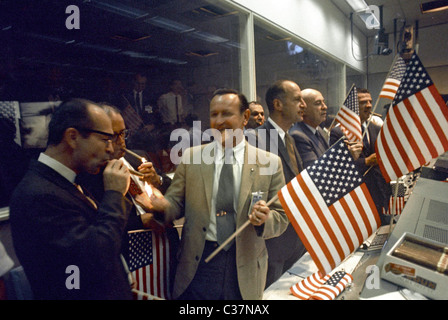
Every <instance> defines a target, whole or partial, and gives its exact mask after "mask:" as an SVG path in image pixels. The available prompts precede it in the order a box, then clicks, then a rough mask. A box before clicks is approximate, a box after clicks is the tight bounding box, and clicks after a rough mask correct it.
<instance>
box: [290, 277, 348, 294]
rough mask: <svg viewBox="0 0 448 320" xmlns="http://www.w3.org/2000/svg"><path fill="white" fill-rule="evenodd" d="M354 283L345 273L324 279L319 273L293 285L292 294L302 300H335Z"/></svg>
mask: <svg viewBox="0 0 448 320" xmlns="http://www.w3.org/2000/svg"><path fill="white" fill-rule="evenodd" d="M352 282H353V277H352V276H351V275H350V274H349V273H346V272H345V271H336V272H334V273H333V274H332V275H330V274H327V275H326V276H325V277H322V276H321V275H320V273H319V271H318V272H316V273H314V274H312V275H311V276H309V277H307V278H305V279H303V280H302V281H300V282H299V283H297V284H295V285H293V286H292V287H291V288H290V290H291V293H292V294H293V295H294V296H295V297H297V298H299V299H300V300H334V299H336V297H337V296H338V295H339V294H340V293H341V292H342V291H344V289H345V288H346V287H347V286H348V285H349V284H350V283H352Z"/></svg>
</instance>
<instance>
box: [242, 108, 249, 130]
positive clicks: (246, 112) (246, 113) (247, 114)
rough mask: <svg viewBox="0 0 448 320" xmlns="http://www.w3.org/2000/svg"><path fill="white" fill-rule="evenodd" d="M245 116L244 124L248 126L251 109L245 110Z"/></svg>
mask: <svg viewBox="0 0 448 320" xmlns="http://www.w3.org/2000/svg"><path fill="white" fill-rule="evenodd" d="M243 116H244V126H246V125H247V123H248V122H249V118H250V109H246V110H244V112H243Z"/></svg>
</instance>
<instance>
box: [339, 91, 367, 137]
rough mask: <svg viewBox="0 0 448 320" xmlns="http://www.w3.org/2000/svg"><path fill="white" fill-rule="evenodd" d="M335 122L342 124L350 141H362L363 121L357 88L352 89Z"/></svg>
mask: <svg viewBox="0 0 448 320" xmlns="http://www.w3.org/2000/svg"><path fill="white" fill-rule="evenodd" d="M335 120H336V121H337V122H338V123H340V125H341V129H342V131H343V132H344V134H345V136H346V137H347V139H348V140H350V141H354V142H359V141H362V130H361V119H360V118H359V102H358V91H357V90H356V87H355V86H352V88H351V89H350V92H349V94H348V95H347V98H346V99H345V101H344V104H343V106H342V107H341V108H340V109H339V111H338V113H337V114H336V118H335Z"/></svg>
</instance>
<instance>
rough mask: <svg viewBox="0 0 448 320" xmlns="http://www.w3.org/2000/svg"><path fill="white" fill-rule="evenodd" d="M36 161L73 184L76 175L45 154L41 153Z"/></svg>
mask: <svg viewBox="0 0 448 320" xmlns="http://www.w3.org/2000/svg"><path fill="white" fill-rule="evenodd" d="M37 161H39V162H41V163H43V164H45V165H47V166H49V167H50V168H51V169H53V170H54V171H56V172H57V173H59V174H60V175H61V176H63V177H64V178H65V179H67V180H68V181H70V183H75V178H76V173H75V171H73V170H72V169H70V168H69V167H67V166H66V165H64V164H62V163H60V162H59V161H57V160H55V159H53V158H52V157H50V156H48V155H46V154H45V153H41V154H40V155H39V158H38V159H37Z"/></svg>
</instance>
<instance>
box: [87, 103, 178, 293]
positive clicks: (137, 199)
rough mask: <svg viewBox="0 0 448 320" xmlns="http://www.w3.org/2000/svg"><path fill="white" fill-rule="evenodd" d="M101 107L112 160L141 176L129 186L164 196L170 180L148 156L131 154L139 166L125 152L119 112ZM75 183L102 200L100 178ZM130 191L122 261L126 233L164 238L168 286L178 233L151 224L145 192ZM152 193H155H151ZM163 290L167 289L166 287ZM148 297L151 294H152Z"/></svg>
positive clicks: (125, 252) (124, 131)
mask: <svg viewBox="0 0 448 320" xmlns="http://www.w3.org/2000/svg"><path fill="white" fill-rule="evenodd" d="M101 107H102V108H103V109H104V110H105V111H106V113H107V115H108V116H109V118H110V119H111V121H112V130H113V132H114V137H113V139H112V145H113V148H114V152H113V154H112V159H120V160H121V161H123V163H124V164H125V165H126V166H127V167H128V168H129V169H131V170H134V171H137V170H138V171H139V172H140V173H141V174H142V176H136V175H135V174H132V175H131V179H132V182H131V183H132V184H135V185H136V186H138V188H140V190H141V191H143V192H146V186H145V184H144V183H143V181H145V182H147V183H149V184H150V185H151V186H153V187H154V188H157V189H158V190H159V191H160V192H161V193H165V191H166V190H167V189H168V187H169V186H170V184H171V179H170V178H169V177H168V176H167V175H166V174H164V173H161V172H160V170H158V169H156V168H155V167H154V165H153V163H152V162H151V158H150V157H149V154H148V153H147V152H145V151H143V150H133V151H132V152H133V153H134V154H138V155H139V156H140V157H142V158H144V159H145V160H146V162H144V163H142V160H141V159H139V158H137V157H136V156H134V155H131V154H129V153H127V152H126V151H125V150H126V140H125V138H126V135H127V129H126V126H125V123H124V119H123V117H122V116H121V115H120V110H118V109H117V108H115V107H113V106H110V105H101ZM78 181H80V183H81V184H82V185H83V186H85V187H86V188H87V189H88V190H89V191H90V192H91V193H92V194H93V195H94V196H95V198H96V199H102V198H103V196H104V185H103V179H102V178H101V176H100V175H92V174H82V175H81V177H80V179H79V180H78ZM154 188H152V189H154ZM131 190H132V188H130V190H129V192H128V193H126V197H127V198H128V199H129V201H131V202H132V203H133V204H134V205H133V206H132V209H131V212H130V214H129V219H128V224H127V226H126V233H125V234H124V235H123V245H122V254H123V256H124V257H125V259H126V261H129V234H128V233H127V232H128V231H134V230H142V229H151V230H152V231H153V232H155V233H156V234H157V235H158V236H160V237H166V238H167V239H168V241H169V246H170V248H171V250H170V253H171V256H170V258H169V261H170V264H169V266H167V267H166V269H167V270H169V271H170V274H171V277H170V278H171V281H169V283H170V284H171V285H172V284H173V280H174V271H175V267H176V259H175V258H176V257H175V251H176V248H177V246H178V243H179V235H178V232H177V230H176V229H174V228H173V226H172V225H169V226H163V225H160V224H159V223H158V222H156V221H155V219H154V217H153V214H152V213H151V203H150V202H149V197H147V196H146V193H144V194H143V193H142V194H140V195H138V194H135V193H134V192H132V191H131ZM153 192H157V191H156V190H153ZM139 289H141V290H140V291H142V288H139ZM166 289H167V290H168V289H169V288H166ZM148 290H149V289H148ZM146 293H150V292H146ZM152 294H153V295H154V293H152ZM166 298H167V297H166Z"/></svg>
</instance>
